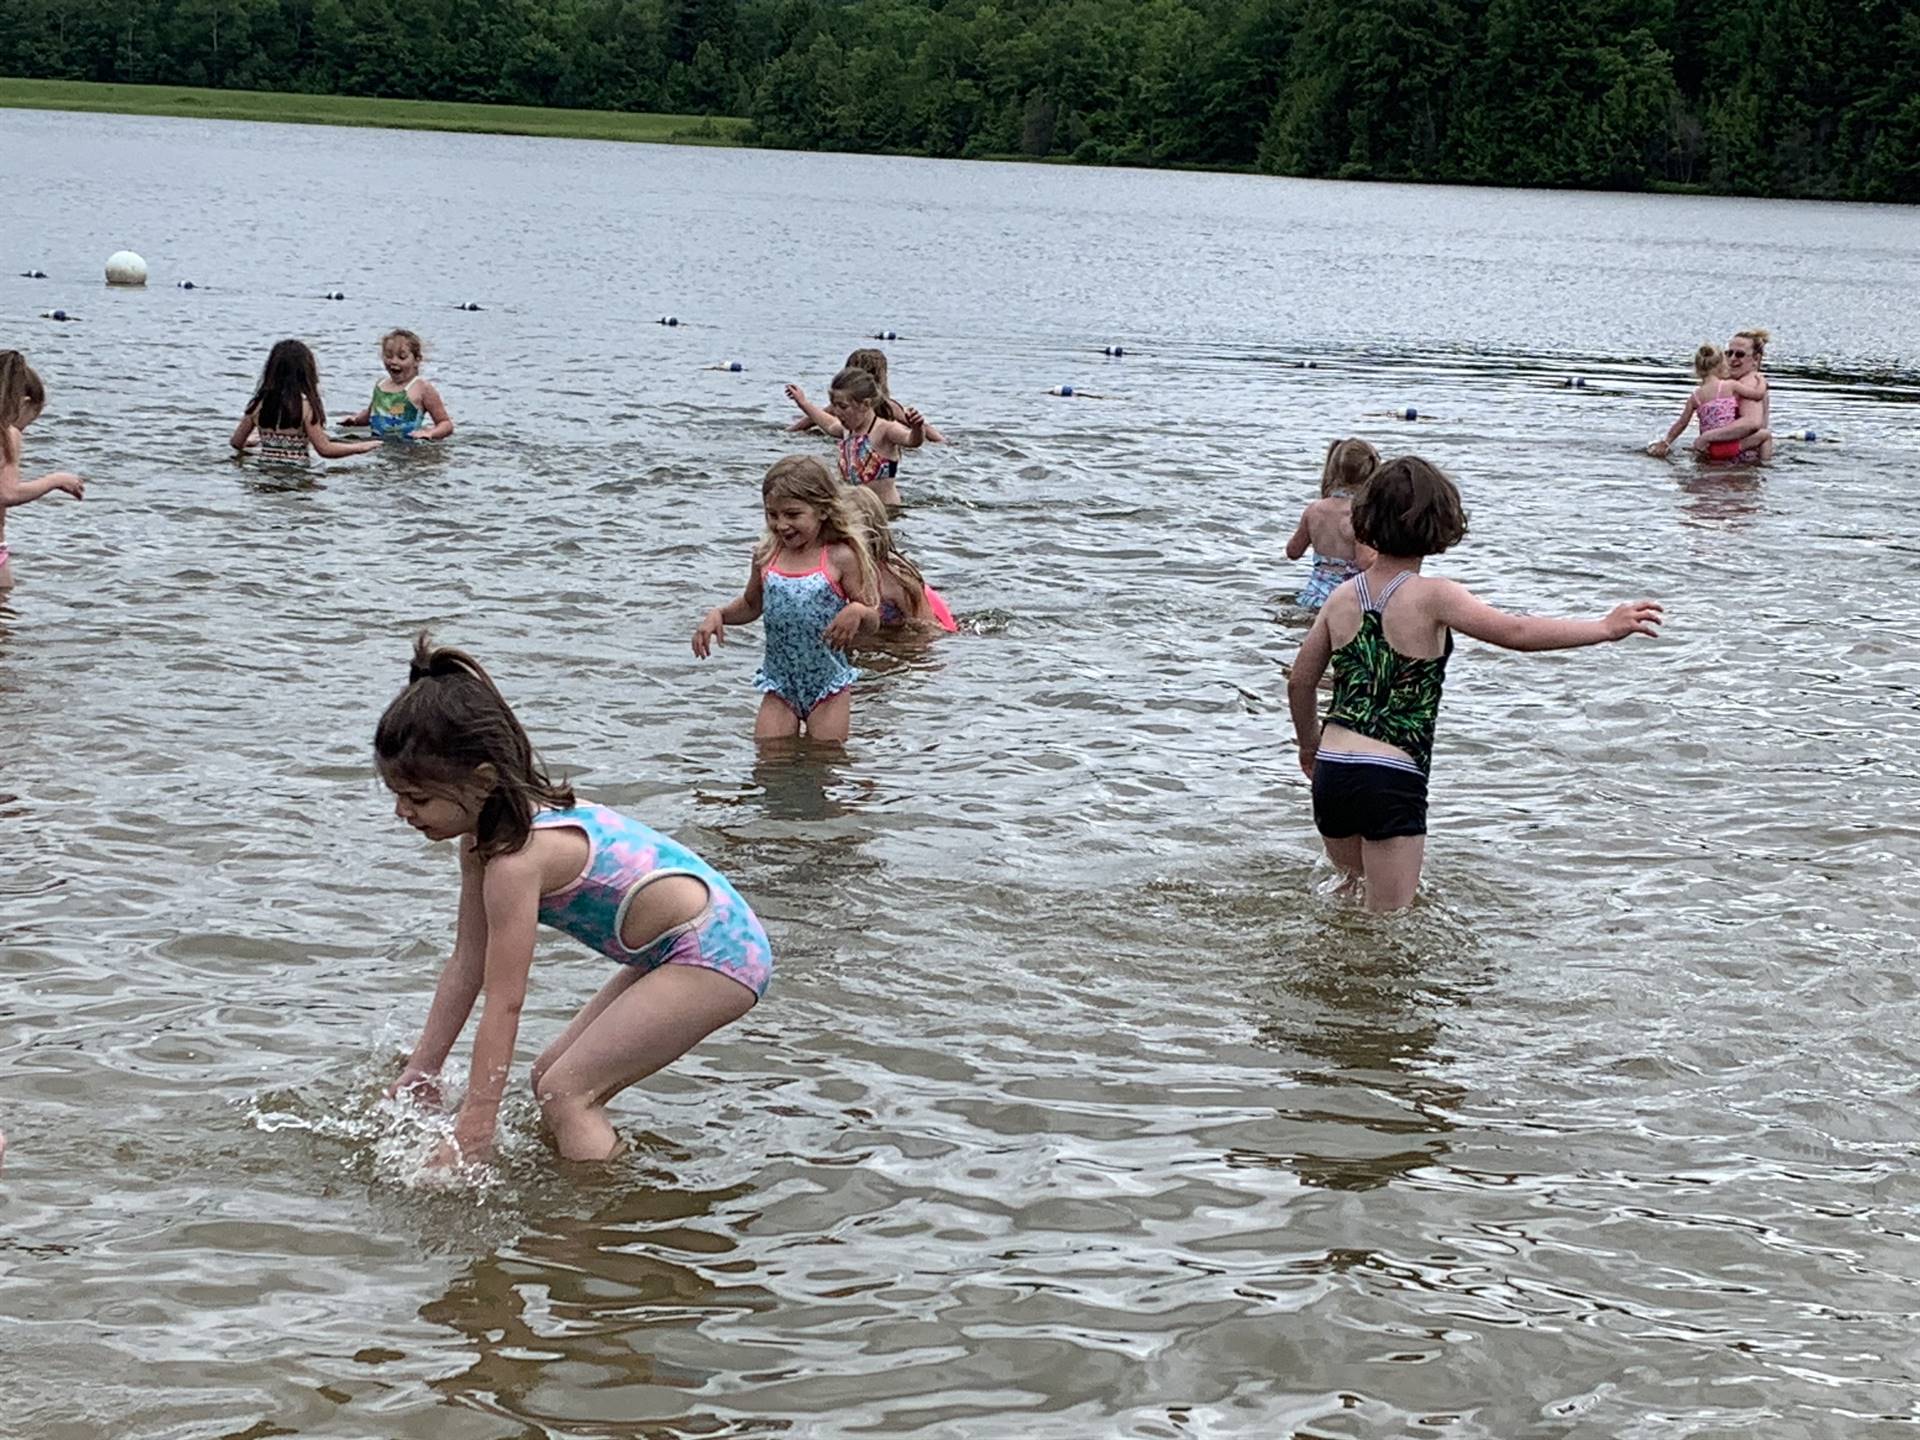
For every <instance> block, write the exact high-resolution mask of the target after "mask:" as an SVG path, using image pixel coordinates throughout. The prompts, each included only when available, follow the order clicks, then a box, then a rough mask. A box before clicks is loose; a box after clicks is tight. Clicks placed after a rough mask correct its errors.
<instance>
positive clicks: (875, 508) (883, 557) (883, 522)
mask: <svg viewBox="0 0 1920 1440" xmlns="http://www.w3.org/2000/svg"><path fill="white" fill-rule="evenodd" d="M848 498H849V499H850V500H851V501H852V503H853V507H854V509H855V510H857V511H858V512H859V515H860V520H861V523H863V524H864V525H865V526H866V529H867V553H868V554H869V555H871V556H872V557H873V563H874V565H875V567H876V568H878V569H881V570H884V571H886V572H887V574H889V575H891V576H893V578H894V579H896V580H898V581H899V582H900V588H901V589H902V590H904V591H906V592H907V618H908V619H909V620H924V619H926V618H927V615H928V612H929V608H930V607H929V606H928V605H927V577H926V576H924V575H922V574H921V573H920V567H919V566H918V565H916V564H914V563H913V561H911V560H909V559H908V558H907V557H906V556H904V555H902V554H901V553H900V552H899V551H898V550H896V549H895V548H894V544H893V528H892V527H891V526H890V525H889V524H888V523H887V507H886V504H885V502H884V501H882V500H881V498H880V497H879V496H878V495H876V494H874V493H873V491H871V490H869V489H868V488H867V487H866V486H864V485H861V486H858V487H856V488H855V489H854V490H853V492H852V494H851V495H850V496H849V497H848Z"/></svg>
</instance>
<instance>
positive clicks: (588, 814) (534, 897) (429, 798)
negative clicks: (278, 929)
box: [373, 632, 773, 1167]
mask: <svg viewBox="0 0 1920 1440" xmlns="http://www.w3.org/2000/svg"><path fill="white" fill-rule="evenodd" d="M373 753H374V764H375V766H376V767H377V768H378V770H379V773H380V778H381V780H382V781H384V782H385V783H386V786H387V788H388V789H389V790H391V791H392V792H393V795H394V806H393V813H394V814H395V815H396V816H398V817H399V818H400V819H402V820H404V821H406V822H407V824H409V825H411V826H413V828H414V829H416V830H418V831H419V832H420V833H421V834H423V835H425V836H426V837H427V838H428V839H429V840H455V841H458V842H459V847H460V907H459V919H458V922H457V925H456V928H455V931H454V941H453V955H452V957H451V958H450V959H449V960H448V961H447V964H446V968H445V969H444V970H442V971H441V973H440V983H439V985H438V987H437V988H436V989H435V990H434V993H433V1004H432V1006H431V1007H430V1008H429V1009H428V1011H427V1021H426V1024H425V1026H424V1027H423V1028H422V1030H421V1032H420V1039H419V1041H418V1043H417V1044H415V1046H414V1047H413V1053H412V1055H411V1056H409V1057H408V1060H407V1064H406V1068H405V1069H404V1070H403V1071H402V1072H401V1074H400V1078H399V1079H398V1080H396V1081H394V1083H393V1085H392V1087H391V1088H390V1089H389V1090H388V1094H390V1095H401V1094H405V1095H409V1096H413V1097H417V1098H419V1099H422V1100H425V1101H427V1102H429V1103H433V1104H438V1103H439V1088H438V1080H439V1074H440V1067H441V1065H442V1064H444V1063H445V1061H446V1058H447V1053H448V1052H449V1051H450V1050H452V1049H453V1045H454V1042H455V1041H456V1040H458V1039H459V1038H460V1032H461V1030H462V1029H464V1028H465V1026H466V1023H467V1017H468V1015H469V1014H471V1013H472V1010H473V1006H474V1002H475V1001H476V1000H477V999H479V998H480V995H481V993H482V992H483V991H484V992H485V995H486V1003H485V1005H484V1006H483V1007H482V1009H481V1012H480V1024H479V1027H478V1029H477V1030H476V1032H475V1034H474V1040H473V1063H472V1070H471V1072H470V1074H469V1076H468V1080H467V1090H466V1095H465V1097H464V1098H463V1099H462V1101H461V1105H460V1112H459V1115H458V1117H457V1119H456V1120H455V1122H454V1130H453V1140H452V1142H451V1143H450V1144H449V1145H446V1146H443V1147H441V1149H440V1151H439V1152H438V1153H437V1154H436V1155H435V1156H434V1157H433V1160H432V1161H431V1163H432V1164H433V1165H435V1166H437V1167H442V1166H448V1165H453V1164H457V1163H460V1162H462V1161H477V1160H483V1159H485V1158H486V1156H487V1154H488V1152H489V1151H490V1150H491V1148H492V1146H493V1136H494V1130H495V1128H496V1126H497V1124H498V1120H499V1113H500V1101H501V1095H502V1092H503V1091H504V1090H505V1088H506V1082H507V1071H508V1070H509V1069H510V1068H511V1067H512V1065H513V1050H514V1042H515V1040H516V1038H517V1037H518V1033H519V1029H520V1009H521V1006H522V1004H523V1003H524V1001H525V999H526V994H527V972H528V970H529V969H530V968H531V967H532V965H533V944H534V935H535V932H536V931H537V929H538V927H539V926H540V925H542V924H546V925H551V926H553V927H554V928H555V929H558V930H563V931H565V932H566V933H567V934H569V935H571V936H573V937H574V939H576V940H579V941H581V942H582V943H583V944H586V945H588V946H590V947H591V948H593V949H595V950H598V951H600V952H601V953H602V954H603V955H606V956H607V957H608V958H609V959H611V960H613V961H615V962H617V964H618V966H619V968H618V969H617V970H616V971H615V972H614V975H613V978H612V979H610V980H608V981H607V983H606V984H605V985H604V986H603V987H602V988H601V990H600V993H599V994H597V995H595V996H594V997H593V999H592V1000H590V1001H588V1002H587V1004H586V1006H585V1007H584V1008H583V1009H582V1010H581V1011H580V1013H579V1014H578V1015H576V1016H574V1017H573V1020H572V1022H571V1023H570V1024H569V1025H568V1026H567V1028H566V1029H565V1030H563V1031H562V1032H561V1033H560V1037H559V1038H558V1039H557V1040H555V1041H554V1042H553V1043H552V1044H551V1045H549V1046H548V1047H547V1048H546V1050H545V1052H544V1053H542V1055H541V1056H540V1058H539V1059H538V1060H536V1061H535V1062H534V1065H533V1093H534V1096H535V1098H537V1099H538V1100H539V1102H540V1112H541V1115H542V1116H543V1117H544V1119H545V1120H546V1123H547V1125H548V1127H549V1128H550V1129H551V1130H552V1132H553V1137H554V1141H555V1143H556V1144H557V1145H558V1147H559V1150H560V1154H561V1155H562V1156H564V1157H565V1158H566V1159H569V1160H605V1159H610V1158H611V1157H612V1156H613V1155H614V1154H615V1153H616V1152H617V1151H618V1150H619V1149H620V1140H619V1137H618V1136H617V1135H616V1134H615V1132H614V1129H613V1125H612V1124H611V1123H610V1122H609V1121H608V1119H607V1111H606V1105H607V1101H608V1100H610V1099H612V1098H613V1097H614V1096H615V1095H617V1094H619V1093H620V1091H622V1090H624V1089H626V1088H627V1087H628V1086H629V1085H631V1084H633V1083H634V1082H635V1081H637V1080H642V1079H645V1078H646V1077H647V1076H648V1075H651V1074H653V1072H654V1071H656V1070H658V1069H660V1068H662V1067H663V1066H666V1065H669V1064H671V1063H672V1062H673V1061H675V1060H677V1059H679V1058H680V1056H682V1055H684V1054H685V1053H686V1052H687V1051H688V1050H690V1049H692V1048H693V1047H694V1046H695V1045H697V1044H698V1043H699V1042H700V1041H701V1040H703V1039H705V1038H706V1037H707V1036H708V1035H710V1034H712V1033H713V1032H714V1031H715V1030H718V1029H719V1028H720V1027H721V1026H722V1025H727V1024H730V1023H731V1022H733V1021H735V1020H738V1019H739V1018H740V1017H741V1016H742V1015H744V1014H746V1013H747V1011H749V1010H751V1009H752V1008H753V1006H754V1004H755V1002H757V1001H758V1000H759V998H760V996H761V995H762V994H763V993H765V991H766V988H767V982H768V981H769V980H770V979H771V978H772V976H773V951H772V948H771V947H770V946H769V945H768V943H767V934H766V931H765V930H763V929H762V928H761V927H760V922H759V920H758V919H756V918H755V917H754V913H753V911H752V910H751V909H749V908H748V906H747V902H746V901H745V900H742V899H741V898H740V895H739V892H738V891H736V890H735V889H734V888H733V886H732V885H730V884H729V883H728V882H727V880H726V878H725V877H724V876H723V875H721V874H720V872H719V871H717V870H715V869H714V868H713V867H712V866H711V865H708V864H707V863H706V862H705V861H704V860H701V859H700V858H699V857H698V856H696V855H695V854H694V853H693V852H692V851H691V850H688V849H687V848H686V847H685V846H683V845H680V844H678V843H676V842H675V841H673V840H671V839H669V838H668V837H667V836H665V835H662V834H661V833H660V832H659V831H657V830H652V829H649V828H648V827H647V826H645V825H642V824H641V823H640V822H639V821H638V820H632V819H629V818H628V817H627V816H625V815H622V814H620V813H619V812H617V811H614V810H609V809H607V808H606V807H605V806H604V805H591V804H580V803H578V802H577V801H576V799H575V796H574V793H573V790H572V788H571V787H570V786H568V785H566V784H564V783H562V782H559V781H556V780H554V779H552V778H550V777H549V776H548V775H547V773H546V771H545V770H543V769H542V768H541V766H540V764H539V762H538V761H537V760H536V759H535V758H534V754H533V746H532V744H531V743H530V742H529V741H528V739H527V732H526V731H525V730H523V729H522V728H521V726H520V721H519V719H518V718H517V717H516V716H515V715H514V713H513V710H512V708H511V707H510V706H509V705H508V704H507V702H506V699H505V698H504V697H503V696H502V695H501V694H500V691H499V690H498V689H496V688H495V686H494V683H493V681H492V679H491V678H490V677H489V676H488V675H487V672H486V671H485V670H483V669H481V668H480V664H479V662H478V661H476V660H475V659H473V657H472V656H470V655H468V654H466V653H465V652H464V651H460V650H452V649H446V648H438V649H436V648H435V647H434V646H433V645H431V644H429V643H428V639H427V636H426V635H425V633H424V632H423V633H422V634H421V635H420V637H419V639H418V641H417V642H416V643H415V645H414V652H413V664H412V666H411V668H410V669H409V671H408V678H407V688H406V689H405V690H403V691H401V692H400V694H399V695H398V696H396V697H395V698H394V700H393V703H392V704H390V705H388V706H387V708H386V712H385V713H384V714H382V715H381V717H380V723H379V725H378V726H377V727H376V728H375V730H374V735H373Z"/></svg>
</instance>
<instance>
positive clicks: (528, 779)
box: [373, 630, 574, 860]
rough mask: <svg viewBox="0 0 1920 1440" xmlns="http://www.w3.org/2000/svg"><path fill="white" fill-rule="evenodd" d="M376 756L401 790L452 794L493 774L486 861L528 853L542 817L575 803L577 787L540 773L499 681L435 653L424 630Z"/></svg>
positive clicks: (455, 656) (483, 813) (484, 808)
mask: <svg viewBox="0 0 1920 1440" xmlns="http://www.w3.org/2000/svg"><path fill="white" fill-rule="evenodd" d="M373 755H374V763H375V765H376V766H378V768H379V770H380V773H381V775H382V776H383V777H384V778H385V779H386V780H387V781H388V782H389V783H390V784H393V785H395V786H396V787H398V788H405V787H408V786H415V785H417V786H420V787H422V788H427V789H436V790H439V789H454V788H457V787H459V786H462V785H467V784H470V783H472V781H473V778H474V774H475V772H476V771H478V770H479V769H480V767H481V766H483V765H488V766H491V767H492V768H493V772H494V780H493V789H492V790H491V791H490V792H489V793H488V795H487V798H486V800H485V801H484V802H483V803H482V804H481V807H480V817H479V822H478V824H477V825H476V826H475V831H474V850H475V852H476V853H477V854H478V855H479V856H480V858H481V859H483V860H490V859H492V858H493V857H494V856H496V855H506V854H511V853H512V852H513V851H515V850H518V849H520V848H521V847H522V846H524V845H525V844H526V843H527V839H528V837H529V836H530V835H532V833H533V816H534V812H535V811H536V810H543V809H560V810H564V809H566V808H567V807H569V806H571V805H572V804H573V803H574V798H573V787H572V786H570V785H567V784H564V783H562V782H560V781H556V780H554V779H552V778H550V777H549V776H548V775H547V772H546V771H545V770H544V769H542V768H541V766H540V763H539V761H538V760H537V759H536V758H535V757H534V753H533V743H532V742H531V741H530V740H528V739H527V732H526V731H525V730H524V729H522V728H521V726H520V721H519V719H518V718H517V717H516V716H515V715H514V713H513V708H512V707H511V706H509V705H508V704H507V701H506V697H505V696H503V695H502V694H501V693H500V690H499V687H498V686H496V685H495V684H494V683H493V677H492V676H490V675H488V674H487V672H486V670H485V669H484V668H483V667H482V666H481V664H480V662H479V661H478V660H475V659H474V658H473V657H472V656H471V655H469V654H467V652H466V651H464V650H456V649H454V648H452V647H451V646H445V645H442V646H436V645H434V643H433V641H432V639H431V638H430V637H429V636H428V634H427V632H426V631H425V630H422V631H421V632H420V634H419V636H418V637H417V638H416V639H415V640H414V643H413V661H412V663H411V664H410V665H409V666H408V667H407V688H406V689H404V690H402V691H401V692H400V693H399V694H398V695H396V696H395V697H394V698H393V702H392V703H391V704H389V705H388V706H387V708H386V710H385V712H384V713H383V714H382V715H381V716H380V723H379V724H378V725H376V726H375V727H374V731H373Z"/></svg>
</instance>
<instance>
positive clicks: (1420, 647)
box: [1287, 455, 1661, 910]
mask: <svg viewBox="0 0 1920 1440" xmlns="http://www.w3.org/2000/svg"><path fill="white" fill-rule="evenodd" d="M1466 533H1467V516H1466V511H1465V509H1464V508H1463V507H1462V506H1461V503H1460V492H1459V490H1457V489H1456V488H1455V487H1454V484H1453V482H1452V481H1451V480H1449V479H1448V478H1447V477H1446V476H1445V475H1443V474H1441V473H1440V472H1439V471H1438V470H1436V469H1435V468H1434V467H1433V466H1432V465H1429V464H1428V463H1427V462H1426V461H1424V460H1421V459H1418V458H1417V457H1415V456H1412V455H1403V456H1401V457H1400V458H1399V459H1397V460H1389V461H1387V462H1385V463H1384V464H1382V465H1380V466H1379V467H1378V468H1377V469H1375V470H1374V471H1373V473H1372V474H1371V475H1370V476H1369V477H1368V479H1367V483H1366V488H1365V489H1364V490H1363V491H1362V492H1361V494H1360V496H1359V498H1357V499H1356V500H1355V501H1354V502H1353V534H1354V538H1355V539H1356V540H1358V541H1359V542H1360V543H1361V544H1363V545H1370V546H1372V547H1373V549H1374V551H1375V552H1376V553H1375V557H1374V560H1373V563H1372V564H1371V565H1369V566H1368V567H1367V569H1366V570H1365V571H1364V572H1363V573H1362V574H1360V575H1357V576H1355V577H1354V578H1353V579H1352V580H1349V581H1348V582H1347V583H1346V584H1344V585H1342V586H1340V587H1339V588H1338V589H1337V590H1335V591H1334V592H1333V595H1332V597H1331V598H1330V599H1328V601H1327V603H1326V605H1325V606H1324V607H1323V608H1322V609H1321V611H1320V617H1319V619H1317V620H1316V621H1315V622H1314V625H1313V629H1312V631H1311V632H1310V633H1309V634H1308V636H1307V639H1306V643H1305V644H1303V645H1302V646H1301V647H1300V654H1299V656H1298V657H1297V658H1296V659H1295V661H1294V665H1293V673H1292V675H1291V677H1290V678H1289V680H1288V682H1287V699H1288V703H1289V705H1290V706H1291V708H1292V711H1293V728H1294V733H1295V735H1296V736H1297V737H1298V739H1299V743H1300V768H1301V769H1302V770H1304V771H1305V772H1306V774H1307V778H1308V779H1310V780H1311V781H1312V782H1313V820H1314V825H1315V826H1316V827H1317V828H1318V829H1319V831H1320V835H1321V839H1322V842H1323V843H1324V844H1325V846H1326V849H1327V858H1328V859H1330V860H1331V861H1333V863H1334V865H1335V866H1336V867H1337V868H1338V869H1339V870H1340V871H1341V872H1342V874H1343V875H1345V877H1346V882H1347V887H1351V886H1353V885H1354V884H1357V883H1359V882H1361V881H1364V882H1365V886H1366V899H1367V908H1368V909H1369V910H1398V909H1400V908H1402V907H1403V906H1406V905H1409V904H1411V903H1412V901H1413V896H1414V892H1415V890H1417V889H1418V888H1419V884H1420V867H1421V864H1422V862H1423V860H1424V859H1425V856H1426V838H1427V775H1428V772H1429V770H1430V768H1431V765H1432V758H1433V731H1434V724H1435V722H1436V720H1437V719H1438V718H1439V713H1440V691H1441V686H1442V683H1443V682H1444V680H1445V678H1446V670H1447V658H1448V657H1449V656H1450V655H1452V653H1453V632H1454V631H1455V630H1459V631H1462V632H1464V633H1465V634H1468V635H1471V636H1473V637H1474V638H1475V639H1476V640H1484V641H1486V642H1487V643H1488V644H1490V645H1499V646H1502V647H1504V648H1505V649H1508V650H1569V649H1573V648H1574V647H1576V646H1581V645H1598V644H1601V643H1603V642H1605V641H1609V640H1621V639H1625V638H1626V637H1627V636H1629V635H1655V634H1657V633H1658V629H1657V627H1658V625H1659V624H1660V620H1661V612H1660V607H1659V606H1658V605H1657V604H1655V603H1654V602H1653V601H1651V600H1640V601H1636V602H1634V603H1632V604H1627V605H1616V606H1615V607H1614V608H1613V609H1612V610H1611V611H1609V612H1608V613H1607V614H1606V615H1604V616H1603V617H1601V618H1600V619H1598V620H1549V619H1546V618H1544V617H1541V616H1534V615H1509V614H1508V613H1507V612H1506V611H1504V610H1500V609H1497V608H1495V607H1494V606H1492V605H1489V604H1487V603H1486V602H1485V601H1484V600H1479V599H1476V598H1475V597H1474V595H1473V594H1472V592H1470V591H1469V590H1468V589H1467V588H1466V587H1465V586H1464V585H1461V584H1460V583H1459V582H1458V581H1454V580H1441V579H1438V578H1434V577H1429V576H1425V575H1422V574H1421V573H1420V566H1421V563H1422V562H1423V561H1424V560H1425V559H1426V557H1427V556H1429V555H1438V554H1441V553H1442V552H1443V551H1446V550H1448V549H1450V548H1451V547H1452V546H1454V545H1457V544H1458V543H1459V542H1460V541H1461V540H1462V539H1464V538H1465V536H1466ZM1389 605H1391V607H1392V608H1391V609H1389V608H1388V607H1389ZM1329 666H1331V667H1332V670H1333V698H1332V700H1331V701H1330V702H1329V704H1328V706H1327V713H1326V718H1325V720H1324V722H1323V721H1322V720H1321V718H1320V717H1319V715H1318V713H1317V706H1316V699H1315V693H1314V692H1315V687H1316V686H1318V684H1319V683H1320V677H1321V675H1322V674H1324V673H1325V672H1326V670H1327V669H1328V667H1329ZM1343 888H1344V887H1343Z"/></svg>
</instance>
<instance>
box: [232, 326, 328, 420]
mask: <svg viewBox="0 0 1920 1440" xmlns="http://www.w3.org/2000/svg"><path fill="white" fill-rule="evenodd" d="M303 402H304V405H305V411H307V412H311V413H312V416H313V421H314V423H315V424H316V425H324V424H326V423H327V411H326V407H325V406H323V405H322V404H321V403H320V367H319V366H318V365H316V364H314V361H313V351H311V350H309V349H308V348H307V346H306V342H305V341H302V340H282V341H281V342H280V343H279V344H277V345H275V346H274V347H273V349H271V350H269V351H268V352H267V363H266V366H265V367H264V368H263V369H262V370H261V371H260V383H259V385H257V386H256V387H254V392H253V398H252V399H251V400H249V401H247V413H248V414H249V415H252V416H253V418H254V421H255V423H256V424H258V425H259V426H260V427H261V428H262V429H265V430H302V429H305V428H306V423H307V422H306V415H305V413H303V410H302V403H303Z"/></svg>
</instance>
